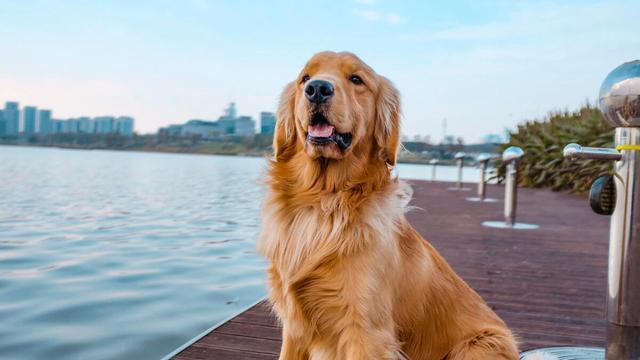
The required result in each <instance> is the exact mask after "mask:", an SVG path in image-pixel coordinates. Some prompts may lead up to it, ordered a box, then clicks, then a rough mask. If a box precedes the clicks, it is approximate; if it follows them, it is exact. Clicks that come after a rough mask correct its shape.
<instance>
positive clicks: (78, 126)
mask: <svg viewBox="0 0 640 360" xmlns="http://www.w3.org/2000/svg"><path fill="white" fill-rule="evenodd" d="M52 114H53V111H52V110H51V109H40V108H38V107H37V106H34V105H25V106H24V107H22V108H20V102H19V101H6V102H5V103H4V108H0V138H2V137H18V136H21V137H30V136H33V135H39V136H46V135H51V134H75V133H84V134H120V135H124V136H132V135H133V134H134V123H135V120H134V118H133V117H131V116H111V115H106V116H105V115H103V116H96V117H93V118H91V117H88V116H81V117H75V118H68V119H55V118H52Z"/></svg>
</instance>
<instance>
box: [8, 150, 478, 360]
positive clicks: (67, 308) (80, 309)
mask: <svg viewBox="0 0 640 360" xmlns="http://www.w3.org/2000/svg"><path fill="white" fill-rule="evenodd" d="M264 169H265V160H264V159H261V158H249V157H229V156H203V155H188V154H159V153H137V152H115V151H87V150H62V149H52V148H29V147H9V146H0V319H1V322H0V358H2V359H44V358H46V359H92V360H93V359H158V358H160V357H162V356H164V355H166V354H168V353H170V352H171V351H172V350H174V349H175V348H177V347H179V346H180V345H182V344H183V343H185V342H186V341H188V340H189V339H191V338H193V337H194V336H196V335H198V334H199V333H201V332H202V331H204V330H206V329H207V328H209V327H211V326H212V325H214V324H216V323H218V322H219V321H221V320H223V319H225V318H227V317H229V316H231V315H233V314H235V313H238V312H239V311H241V310H243V309H244V308H246V307H247V306H248V305H250V304H252V303H254V302H255V301H256V300H258V299H260V298H261V297H263V296H264V295H265V292H266V289H265V285H264V276H263V270H264V267H265V262H264V260H263V259H261V258H260V257H259V256H257V255H256V254H255V252H254V247H255V240H256V237H257V234H258V232H259V212H260V202H261V199H262V194H263V188H262V186H261V185H260V184H261V181H262V179H263V175H264ZM399 174H400V176H401V177H403V178H423V179H424V178H426V179H430V177H431V167H430V166H424V165H405V164H401V165H400V166H399ZM437 176H438V179H439V180H454V179H455V176H456V170H455V168H453V167H445V166H442V167H439V168H438V173H437ZM477 176H478V173H477V170H475V169H470V168H465V179H466V180H469V181H475V179H476V178H477Z"/></svg>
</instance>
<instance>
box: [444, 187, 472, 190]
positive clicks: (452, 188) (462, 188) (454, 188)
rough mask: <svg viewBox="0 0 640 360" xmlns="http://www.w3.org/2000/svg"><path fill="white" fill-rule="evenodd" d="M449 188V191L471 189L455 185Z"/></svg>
mask: <svg viewBox="0 0 640 360" xmlns="http://www.w3.org/2000/svg"><path fill="white" fill-rule="evenodd" d="M447 190H449V191H469V190H471V189H470V188H468V187H460V188H459V187H457V186H455V187H450V188H448V189H447Z"/></svg>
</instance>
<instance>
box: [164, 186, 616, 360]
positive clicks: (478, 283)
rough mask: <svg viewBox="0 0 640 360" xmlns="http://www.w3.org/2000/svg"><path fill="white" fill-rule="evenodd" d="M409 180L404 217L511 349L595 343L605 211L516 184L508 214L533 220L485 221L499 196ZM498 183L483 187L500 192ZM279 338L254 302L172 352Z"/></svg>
mask: <svg viewBox="0 0 640 360" xmlns="http://www.w3.org/2000/svg"><path fill="white" fill-rule="evenodd" d="M412 184H413V187H414V190H415V193H414V199H413V201H412V204H413V205H414V206H417V207H419V208H420V209H416V210H414V211H412V212H410V213H409V214H408V218H409V220H410V221H411V223H412V224H413V225H414V226H415V227H416V229H417V230H418V231H419V232H420V233H421V234H422V235H423V236H424V237H425V238H426V239H427V240H428V241H430V242H431V243H432V244H433V245H434V246H435V247H436V248H437V249H438V251H440V253H441V254H442V255H443V256H444V257H445V258H446V259H447V261H448V262H449V263H450V264H451V265H452V266H453V268H454V269H455V270H456V272H457V273H458V274H459V275H460V276H461V277H462V278H464V279H465V280H466V281H467V282H468V283H469V285H471V287H473V288H474V289H475V290H476V291H478V292H479V293H480V295H482V297H483V298H484V299H485V300H486V301H487V303H489V305H490V306H491V307H492V308H493V309H494V310H495V311H496V312H497V313H498V314H499V315H500V316H501V317H502V318H503V319H504V320H505V321H506V322H507V324H508V325H509V326H510V327H511V329H512V330H513V331H514V333H516V335H517V336H518V337H519V339H520V341H521V346H520V347H521V350H527V349H531V348H534V347H541V346H554V345H591V346H603V345H604V338H605V316H604V304H605V291H606V271H607V270H606V267H607V251H608V230H609V218H608V217H604V216H599V215H596V214H594V213H593V212H591V209H590V208H589V205H588V203H587V200H586V199H585V198H581V197H576V196H573V195H569V194H563V193H553V192H550V191H547V190H536V189H520V192H519V194H518V195H519V205H518V206H519V207H518V220H520V221H522V222H528V223H536V224H539V225H540V229H539V230H500V229H489V228H485V227H482V226H480V223H481V222H482V221H484V220H501V219H502V206H503V203H502V201H500V202H497V203H473V202H467V201H466V200H465V198H466V197H467V196H474V195H475V191H468V192H450V191H446V188H447V187H449V186H451V183H437V182H436V183H433V182H426V181H413V182H412ZM470 186H471V185H470ZM472 188H473V190H475V187H474V186H472ZM502 191H503V188H502V187H499V186H489V188H488V194H489V196H492V197H497V198H500V199H501V197H502V195H503V194H502ZM280 340H281V337H280V328H279V327H278V325H277V323H276V320H275V318H274V317H273V315H271V314H270V312H269V309H268V307H267V306H266V304H264V303H260V304H258V305H256V306H254V307H253V308H251V309H249V310H247V311H246V312H244V313H242V314H240V315H238V316H237V317H235V318H234V319H232V320H230V321H228V322H227V323H225V324H224V325H222V326H220V327H218V328H217V329H215V330H214V331H212V332H210V333H209V334H208V335H206V336H205V337H203V338H201V339H200V340H198V341H196V342H195V343H194V344H192V345H191V346H189V347H188V348H186V349H185V350H183V351H182V352H180V353H179V354H178V355H176V356H175V359H181V360H187V359H277V357H278V352H279V350H280Z"/></svg>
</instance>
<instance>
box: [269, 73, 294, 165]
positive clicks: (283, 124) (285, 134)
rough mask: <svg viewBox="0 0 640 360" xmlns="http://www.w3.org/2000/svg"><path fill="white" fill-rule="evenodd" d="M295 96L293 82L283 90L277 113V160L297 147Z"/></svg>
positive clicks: (275, 144)
mask: <svg viewBox="0 0 640 360" xmlns="http://www.w3.org/2000/svg"><path fill="white" fill-rule="evenodd" d="M295 96H296V84H295V82H291V83H289V84H287V86H286V87H285V88H284V90H283V91H282V95H281V96H280V104H279V105H278V111H277V113H276V128H275V132H274V134H273V150H274V152H275V154H274V155H275V160H276V161H279V160H281V159H283V158H285V156H286V154H287V153H288V152H289V151H291V150H293V148H294V147H295V146H294V145H295V137H296V134H295V132H296V129H295V122H294V121H295V120H294V113H293V110H294V109H293V107H294V102H295Z"/></svg>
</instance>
